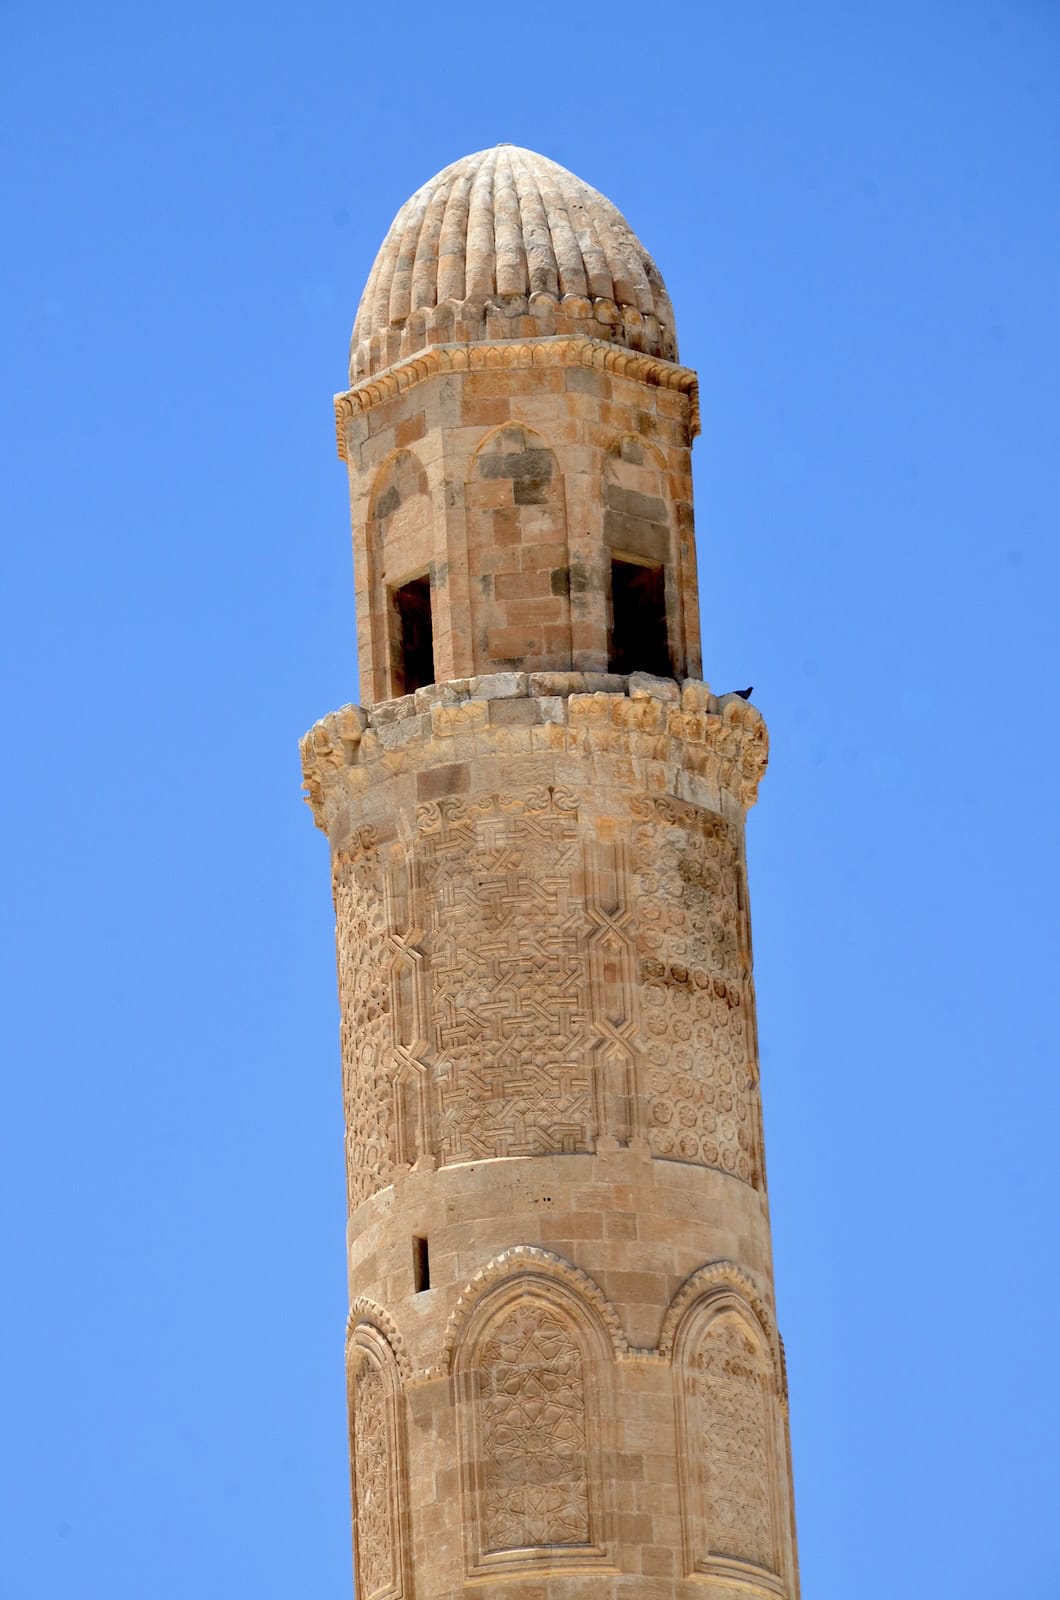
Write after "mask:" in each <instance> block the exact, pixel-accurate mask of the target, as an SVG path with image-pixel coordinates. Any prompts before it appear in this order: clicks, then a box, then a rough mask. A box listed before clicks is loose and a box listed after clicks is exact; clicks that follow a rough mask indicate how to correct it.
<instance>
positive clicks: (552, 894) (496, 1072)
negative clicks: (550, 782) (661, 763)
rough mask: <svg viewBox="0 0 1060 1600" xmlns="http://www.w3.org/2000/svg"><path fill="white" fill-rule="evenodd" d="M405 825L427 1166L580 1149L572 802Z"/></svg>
mask: <svg viewBox="0 0 1060 1600" xmlns="http://www.w3.org/2000/svg"><path fill="white" fill-rule="evenodd" d="M417 823H418V828H419V855H420V860H421V871H422V885H423V896H424V923H425V929H426V940H427V948H428V950H429V952H430V999H429V1007H430V1019H431V1033H432V1035H433V1060H432V1077H433V1085H434V1095H435V1117H436V1129H435V1140H436V1149H437V1156H438V1159H439V1160H440V1161H441V1162H443V1163H445V1162H453V1161H470V1160H477V1159H483V1158H488V1157H493V1156H514V1155H541V1154H547V1153H553V1152H561V1153H569V1152H574V1151H579V1150H591V1149H592V1147H593V1135H594V1127H595V1107H594V1094H593V1078H592V1068H591V1064H590V1060H589V1056H590V1046H591V1043H592V1040H591V1028H590V1020H589V1001H588V972H587V963H586V954H585V946H586V934H587V928H586V916H585V909H584V902H583V895H582V891H581V876H582V873H581V848H580V841H579V830H578V814H577V806H576V800H575V797H574V796H572V795H570V794H569V793H567V792H566V791H565V790H562V789H552V788H545V789H541V790H539V791H531V792H530V793H527V794H526V795H525V796H523V797H521V798H516V797H513V796H508V795H503V794H492V795H483V796H481V797H479V798H477V799H475V800H472V801H464V800H458V799H453V798H447V799H443V800H441V801H438V802H437V803H434V802H431V803H428V804H425V805H421V806H420V807H419V808H418V811H417Z"/></svg>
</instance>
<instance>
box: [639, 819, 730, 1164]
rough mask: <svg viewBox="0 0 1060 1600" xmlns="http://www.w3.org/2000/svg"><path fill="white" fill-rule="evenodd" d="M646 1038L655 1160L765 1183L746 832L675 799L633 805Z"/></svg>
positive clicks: (650, 1132)
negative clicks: (744, 903)
mask: <svg viewBox="0 0 1060 1600" xmlns="http://www.w3.org/2000/svg"><path fill="white" fill-rule="evenodd" d="M633 812H634V826H633V835H632V872H633V880H634V883H633V894H634V899H635V908H636V949H637V958H638V967H639V976H640V984H641V988H640V1007H641V1013H640V1017H641V1032H642V1036H643V1039H644V1056H645V1060H646V1064H645V1067H644V1072H645V1075H646V1079H647V1081H646V1085H645V1088H646V1096H647V1103H648V1130H647V1132H648V1142H649V1146H650V1148H651V1151H652V1154H653V1155H656V1156H661V1157H665V1158H667V1159H670V1160H677V1161H689V1162H694V1163H697V1164H699V1165H702V1166H708V1167H720V1168H721V1170H722V1171H724V1172H728V1173H731V1174H732V1175H733V1176H735V1177H738V1178H742V1179H743V1180H744V1181H745V1182H748V1183H755V1184H757V1183H759V1182H760V1181H761V1160H760V1156H759V1136H758V1103H757V1085H756V1073H755V1067H754V1042H753V1028H752V1023H751V1018H750V1015H749V1011H750V998H751V986H750V975H749V972H748V970H747V967H748V956H747V950H746V943H745V938H744V932H743V929H744V917H743V912H742V909H741V897H740V875H741V872H742V867H741V861H740V845H739V837H738V835H737V832H736V829H735V828H734V827H733V825H732V824H731V823H729V822H727V821H726V820H725V819H724V818H723V817H720V816H717V815H715V814H714V813H713V812H708V811H702V810H700V809H699V808H697V807H694V806H691V805H686V804H684V803H683V802H681V801H678V800H673V799H671V798H668V797H664V798H657V799H641V800H638V801H636V802H635V803H634V807H633Z"/></svg>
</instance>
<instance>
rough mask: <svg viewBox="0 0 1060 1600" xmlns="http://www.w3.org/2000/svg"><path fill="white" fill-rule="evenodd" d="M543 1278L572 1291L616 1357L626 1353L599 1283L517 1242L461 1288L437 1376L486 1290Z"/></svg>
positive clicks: (614, 1313)
mask: <svg viewBox="0 0 1060 1600" xmlns="http://www.w3.org/2000/svg"><path fill="white" fill-rule="evenodd" d="M512 1278H518V1279H520V1280H525V1279H527V1278H544V1279H550V1280H552V1281H554V1282H557V1283H561V1284H563V1285H564V1287H565V1288H567V1289H569V1290H571V1291H572V1293H574V1294H575V1295H576V1296H577V1297H578V1299H579V1300H580V1301H581V1302H582V1303H583V1304H584V1305H585V1306H586V1307H587V1309H589V1310H590V1311H592V1312H593V1313H595V1316H596V1319H597V1321H598V1322H599V1323H600V1324H601V1326H602V1327H603V1329H604V1330H605V1332H606V1333H607V1336H608V1337H609V1339H610V1341H611V1344H612V1346H613V1348H614V1352H615V1356H616V1358H618V1357H622V1356H625V1355H627V1354H628V1353H629V1341H628V1340H627V1339H626V1336H625V1334H624V1333H623V1331H622V1324H621V1322H620V1321H619V1318H618V1313H617V1311H616V1310H615V1308H614V1306H613V1305H612V1304H611V1302H610V1300H609V1299H608V1298H607V1296H606V1295H605V1294H604V1292H603V1290H602V1289H601V1288H600V1286H599V1284H597V1283H594V1282H593V1280H592V1278H590V1276H589V1274H588V1273H587V1272H583V1271H582V1269H581V1268H580V1267H576V1266H575V1265H574V1263H573V1262H572V1261H568V1260H567V1259H566V1257H565V1256H560V1255H556V1254H555V1252H554V1251H552V1250H542V1249H540V1248H539V1247H538V1246H537V1245H530V1244H518V1245H514V1246H513V1247H512V1249H511V1250H504V1251H502V1252H501V1254H500V1255H499V1256H494V1258H493V1260H492V1261H488V1262H487V1263H486V1265H485V1266H484V1267H481V1268H480V1269H479V1271H478V1272H476V1273H475V1276H474V1277H473V1278H471V1279H470V1280H469V1282H468V1283H466V1284H465V1285H464V1289H463V1291H462V1293H461V1295H460V1298H459V1299H458V1300H457V1302H456V1305H455V1306H454V1307H453V1310H452V1312H451V1313H450V1316H449V1321H448V1323H447V1324H446V1329H445V1338H444V1340H443V1343H442V1357H441V1361H440V1362H439V1366H438V1373H439V1375H440V1374H442V1373H448V1372H451V1371H452V1368H453V1359H454V1355H455V1352H456V1349H457V1346H458V1344H459V1341H460V1335H461V1331H462V1329H463V1327H464V1324H465V1323H466V1322H467V1319H468V1318H469V1317H470V1315H471V1314H472V1312H473V1311H474V1310H475V1308H476V1306H477V1305H478V1304H479V1302H480V1301H481V1300H482V1297H483V1295H485V1294H486V1293H487V1292H488V1291H489V1290H490V1289H492V1288H494V1287H495V1286H496V1285H497V1284H499V1283H502V1282H504V1281H505V1280H507V1279H512Z"/></svg>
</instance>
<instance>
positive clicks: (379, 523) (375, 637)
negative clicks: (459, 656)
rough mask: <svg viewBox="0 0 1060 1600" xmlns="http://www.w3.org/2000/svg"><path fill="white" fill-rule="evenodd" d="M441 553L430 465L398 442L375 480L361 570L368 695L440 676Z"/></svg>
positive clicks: (387, 694) (408, 688)
mask: <svg viewBox="0 0 1060 1600" xmlns="http://www.w3.org/2000/svg"><path fill="white" fill-rule="evenodd" d="M435 561H436V551H435V518H434V512H433V505H432V500H431V495H430V490H429V486H428V482H427V473H426V470H425V468H424V466H423V463H422V461H420V459H419V457H418V456H416V455H414V454H413V452H412V451H411V450H397V451H395V452H394V454H393V455H391V456H390V457H389V458H388V459H387V460H386V461H385V462H384V463H383V465H382V466H381V467H380V468H379V471H378V472H377V473H376V477H375V481H374V483H373V485H372V492H371V496H370V499H369V505H368V520H367V525H366V528H365V548H364V571H363V574H361V573H359V574H358V612H359V622H360V623H361V626H360V627H359V629H358V632H359V633H360V636H361V641H362V642H361V682H362V692H364V694H365V698H366V700H367V701H368V702H369V703H370V702H372V701H375V700H385V699H389V698H392V697H393V696H395V695H401V694H408V693H411V692H412V691H413V690H415V689H418V688H421V687H422V686H423V685H424V684H425V683H433V682H434V681H435V666H434V651H435V639H434V634H435V631H436V630H435V626H434V616H433V612H434V592H433V591H434V584H433V576H432V575H433V572H434V566H435ZM362 596H363V598H364V601H365V605H364V609H363V611H362V610H361V602H362ZM362 619H363V620H362ZM365 624H367V626H366V625H365ZM366 644H367V649H368V659H367V660H366V659H365V655H364V652H365V647H366ZM368 674H370V676H368Z"/></svg>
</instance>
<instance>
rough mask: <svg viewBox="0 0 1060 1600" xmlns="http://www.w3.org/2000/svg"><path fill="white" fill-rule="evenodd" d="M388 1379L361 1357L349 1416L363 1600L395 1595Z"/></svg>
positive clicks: (391, 1451) (359, 1577) (369, 1360)
mask: <svg viewBox="0 0 1060 1600" xmlns="http://www.w3.org/2000/svg"><path fill="white" fill-rule="evenodd" d="M387 1412H388V1394H387V1380H386V1377H385V1375H384V1373H383V1371H382V1369H381V1368H380V1367H379V1366H377V1365H376V1363H375V1362H374V1361H372V1360H371V1359H370V1358H368V1357H364V1356H362V1358H361V1367H360V1372H359V1373H358V1376H357V1384H356V1392H355V1401H354V1411H353V1459H354V1477H355V1479H356V1486H357V1558H358V1579H359V1582H358V1590H359V1592H360V1593H361V1594H362V1595H363V1596H364V1597H365V1600H372V1597H373V1596H374V1595H384V1594H385V1595H391V1594H393V1593H395V1591H396V1589H397V1587H398V1585H397V1583H396V1581H395V1580H396V1576H397V1571H396V1562H395V1556H396V1549H395V1537H394V1533H395V1530H394V1501H395V1496H394V1484H393V1482H392V1479H391V1474H392V1473H393V1471H394V1460H393V1441H392V1439H391V1436H390V1435H391V1429H390V1426H389V1418H388V1414H387Z"/></svg>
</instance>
